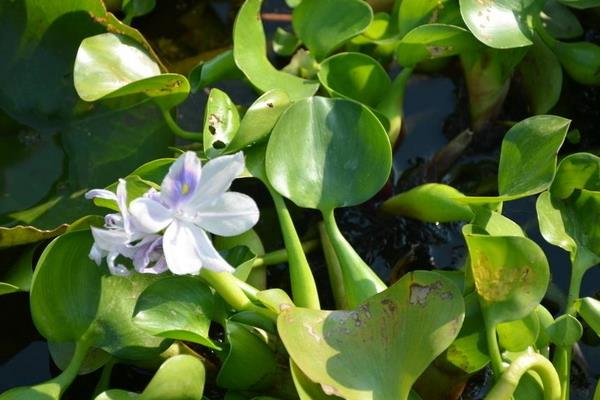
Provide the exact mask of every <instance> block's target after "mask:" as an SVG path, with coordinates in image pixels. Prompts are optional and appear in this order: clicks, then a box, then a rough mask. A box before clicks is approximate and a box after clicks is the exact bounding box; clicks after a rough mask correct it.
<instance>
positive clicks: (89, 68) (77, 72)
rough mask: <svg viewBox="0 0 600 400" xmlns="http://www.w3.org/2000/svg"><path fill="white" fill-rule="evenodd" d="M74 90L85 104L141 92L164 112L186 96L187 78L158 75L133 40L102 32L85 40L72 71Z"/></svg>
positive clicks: (143, 51) (187, 91) (155, 64)
mask: <svg viewBox="0 0 600 400" xmlns="http://www.w3.org/2000/svg"><path fill="white" fill-rule="evenodd" d="M73 81H74V83H75V90H77V93H78V94H79V96H80V97H81V98H82V99H83V100H86V101H95V100H98V99H101V98H103V97H119V96H126V95H132V94H137V93H143V94H145V95H147V96H149V97H153V98H155V100H156V101H157V102H158V103H159V104H160V105H161V107H162V108H163V109H170V108H172V107H174V106H176V105H177V104H179V103H181V102H182V101H183V100H185V98H186V97H187V95H188V93H189V90H190V87H189V83H188V82H187V79H186V78H185V77H184V76H182V75H178V74H164V75H161V71H160V67H159V65H158V64H157V63H156V62H155V61H154V59H153V58H152V57H150V55H148V54H147V53H146V52H145V50H144V49H143V48H142V47H141V46H140V45H138V44H137V43H136V42H135V41H134V40H132V39H130V38H128V37H127V36H123V35H116V34H114V33H103V34H100V35H96V36H92V37H89V38H86V39H84V40H83V41H82V42H81V45H80V46H79V50H78V51H77V56H76V58H75V67H74V69H73Z"/></svg>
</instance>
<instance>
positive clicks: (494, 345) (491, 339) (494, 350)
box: [485, 319, 508, 398]
mask: <svg viewBox="0 0 600 400" xmlns="http://www.w3.org/2000/svg"><path fill="white" fill-rule="evenodd" d="M485 335H486V339H487V345H488V353H489V355H490V359H491V361H492V371H494V379H496V380H498V378H499V377H500V374H502V371H503V370H504V363H503V362H502V355H501V353H500V347H499V346H498V337H497V335H496V324H494V323H491V322H489V321H487V319H486V321H485ZM507 398H508V397H507Z"/></svg>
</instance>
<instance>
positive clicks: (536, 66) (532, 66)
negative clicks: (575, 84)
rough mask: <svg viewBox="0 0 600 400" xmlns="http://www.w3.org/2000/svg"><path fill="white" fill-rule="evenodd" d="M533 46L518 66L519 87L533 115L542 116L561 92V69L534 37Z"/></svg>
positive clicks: (558, 63) (549, 51)
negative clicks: (523, 92) (525, 96)
mask: <svg viewBox="0 0 600 400" xmlns="http://www.w3.org/2000/svg"><path fill="white" fill-rule="evenodd" d="M532 41H533V46H531V49H530V50H529V51H528V52H527V54H526V55H525V58H524V59H523V61H522V62H521V63H520V64H519V67H518V70H519V72H520V74H521V77H522V80H521V85H522V86H523V88H524V89H525V94H526V95H527V97H528V99H529V104H530V105H531V108H532V110H533V112H534V113H535V114H544V113H546V112H548V111H549V110H550V109H552V107H554V106H555V105H556V103H557V102H558V99H559V98H560V93H561V90H562V79H563V74H562V68H561V66H560V62H559V61H558V59H557V58H556V56H555V55H554V53H553V52H552V51H551V50H550V49H549V48H548V46H547V45H546V44H545V43H544V42H543V41H542V40H541V39H540V38H539V37H538V36H537V35H535V36H534V37H533V38H532Z"/></svg>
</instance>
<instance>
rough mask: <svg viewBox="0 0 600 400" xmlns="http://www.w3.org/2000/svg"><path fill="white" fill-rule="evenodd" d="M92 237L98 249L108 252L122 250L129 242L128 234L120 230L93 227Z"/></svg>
mask: <svg viewBox="0 0 600 400" xmlns="http://www.w3.org/2000/svg"><path fill="white" fill-rule="evenodd" d="M92 236H94V244H95V245H96V246H97V248H98V249H99V250H104V251H108V252H111V251H119V250H121V248H122V247H125V245H126V244H127V242H128V241H129V236H128V235H127V233H125V231H122V230H118V229H100V228H96V227H94V226H92Z"/></svg>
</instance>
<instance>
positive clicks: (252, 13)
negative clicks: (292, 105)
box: [233, 0, 319, 100]
mask: <svg viewBox="0 0 600 400" xmlns="http://www.w3.org/2000/svg"><path fill="white" fill-rule="evenodd" d="M261 4H262V0H246V2H245V3H244V4H243V5H242V7H241V8H240V11H239V12H238V15H237V17H236V20H235V25H234V29H233V43H234V46H233V57H234V59H235V63H236V65H237V66H238V68H239V69H240V70H241V71H242V72H243V73H244V75H246V77H247V78H248V80H249V81H250V83H252V85H254V86H255V87H256V88H257V89H259V90H261V91H262V92H266V91H269V90H272V89H280V90H283V91H284V92H286V93H287V95H288V96H289V97H290V99H292V100H297V99H302V98H305V97H308V96H312V95H313V94H314V93H315V92H316V91H317V89H318V88H319V84H318V83H317V82H314V81H310V80H306V79H302V78H298V77H296V76H292V75H290V74H287V73H285V72H281V71H278V70H277V69H275V67H273V65H272V64H271V63H270V61H269V60H268V59H267V42H266V39H265V33H264V30H263V26H262V22H261V20H260V6H261Z"/></svg>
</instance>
